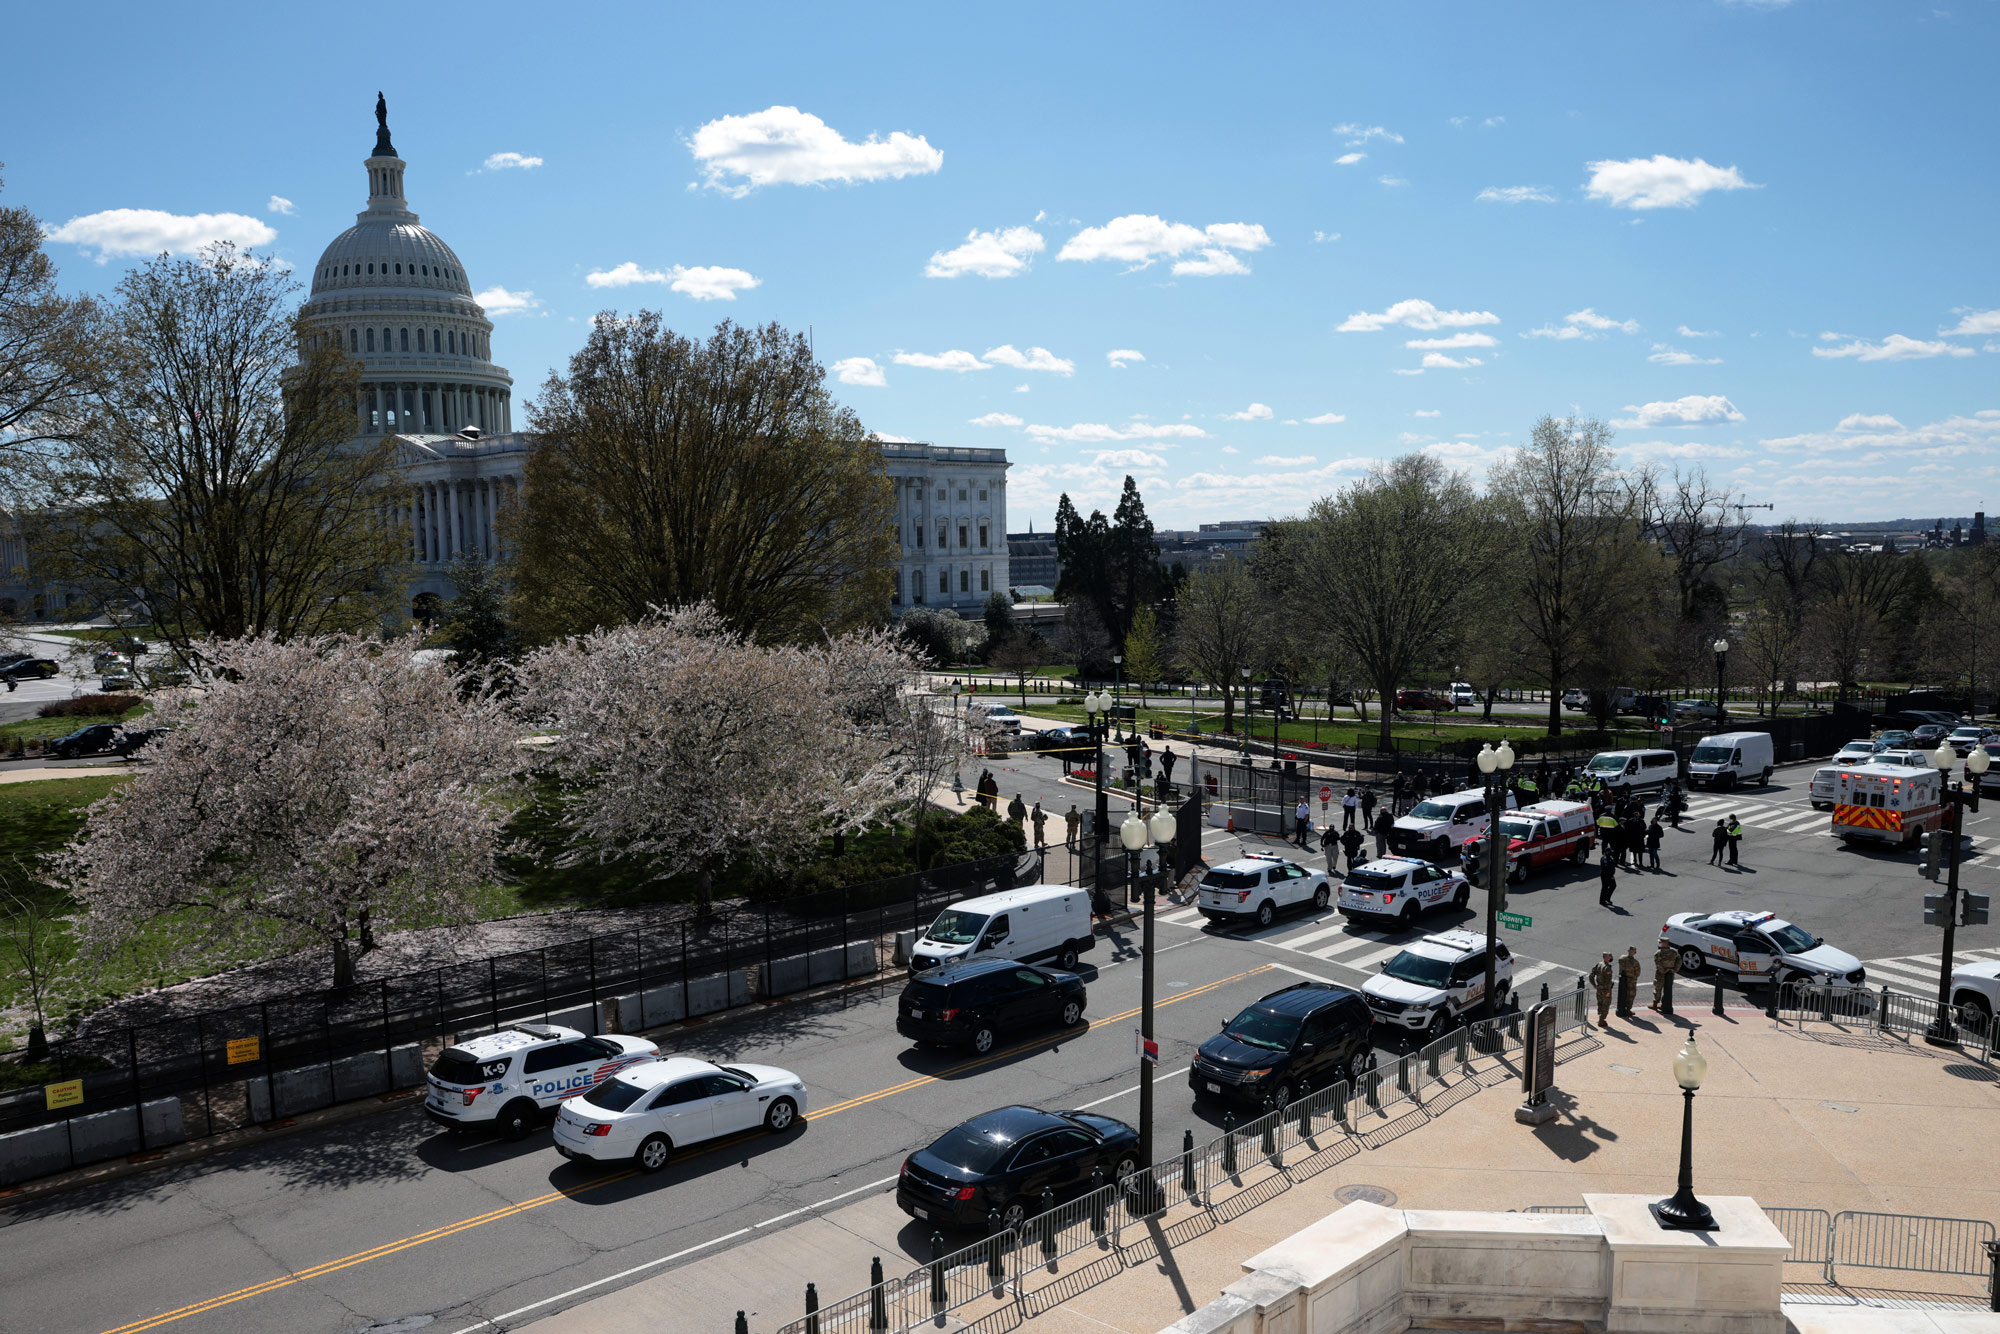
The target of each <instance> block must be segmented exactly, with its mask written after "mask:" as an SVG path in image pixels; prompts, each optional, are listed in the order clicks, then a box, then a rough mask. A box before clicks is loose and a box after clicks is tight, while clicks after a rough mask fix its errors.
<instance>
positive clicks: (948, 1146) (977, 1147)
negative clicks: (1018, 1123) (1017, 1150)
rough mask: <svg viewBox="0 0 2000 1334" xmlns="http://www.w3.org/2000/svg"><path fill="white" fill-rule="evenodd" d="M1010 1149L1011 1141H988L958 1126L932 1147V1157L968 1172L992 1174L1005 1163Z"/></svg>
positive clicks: (976, 1132) (939, 1138)
mask: <svg viewBox="0 0 2000 1334" xmlns="http://www.w3.org/2000/svg"><path fill="white" fill-rule="evenodd" d="M1013 1148H1014V1141H1013V1140H1010V1139H1009V1140H996V1139H990V1138H988V1137H987V1136H985V1135H982V1134H980V1133H979V1132H978V1131H975V1130H968V1129H967V1128H966V1127H964V1126H957V1127H955V1128H953V1129H951V1130H947V1131H946V1132H945V1133H944V1134H943V1135H941V1136H939V1137H938V1139H937V1141H936V1142H935V1143H933V1144H932V1145H931V1156H932V1157H934V1158H937V1159H940V1160H942V1161H943V1162H946V1163H949V1164H950V1165H951V1166H953V1167H959V1168H963V1169H965V1170H966V1171H968V1172H991V1171H992V1170H994V1169H995V1168H997V1167H999V1166H1000V1164H1001V1163H1002V1162H1004V1161H1005V1160H1006V1157H1007V1155H1008V1153H1009V1152H1011V1151H1012V1150H1013Z"/></svg>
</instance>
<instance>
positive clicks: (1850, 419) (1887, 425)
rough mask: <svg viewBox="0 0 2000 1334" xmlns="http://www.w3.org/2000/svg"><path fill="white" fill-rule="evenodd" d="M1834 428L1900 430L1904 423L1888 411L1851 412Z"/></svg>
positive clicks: (1840, 429)
mask: <svg viewBox="0 0 2000 1334" xmlns="http://www.w3.org/2000/svg"><path fill="white" fill-rule="evenodd" d="M1833 429H1834V430H1836V431H1900V430H1902V429H1903V423H1901V422H1899V421H1897V420H1896V419H1895V418H1894V417H1891V416H1890V415H1889V414H1888V413H1886V412H1881V413H1864V412H1851V413H1849V414H1848V415H1847V416H1845V417H1842V418H1841V419H1840V424H1839V425H1838V426H1836V427H1834V428H1833Z"/></svg>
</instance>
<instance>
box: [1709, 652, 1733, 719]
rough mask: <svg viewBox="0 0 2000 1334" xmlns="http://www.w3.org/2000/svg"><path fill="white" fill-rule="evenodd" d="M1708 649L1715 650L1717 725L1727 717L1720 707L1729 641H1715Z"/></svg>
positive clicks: (1727, 662)
mask: <svg viewBox="0 0 2000 1334" xmlns="http://www.w3.org/2000/svg"><path fill="white" fill-rule="evenodd" d="M1709 647H1710V648H1712V649H1714V650H1715V721H1716V722H1717V723H1718V724H1719V723H1721V722H1722V720H1723V719H1724V718H1726V717H1728V716H1729V715H1728V714H1727V713H1726V712H1724V710H1723V707H1722V669H1723V668H1724V667H1726V666H1727V665H1728V664H1729V641H1728V640H1726V639H1717V640H1716V641H1715V642H1714V643H1713V644H1710V645H1709Z"/></svg>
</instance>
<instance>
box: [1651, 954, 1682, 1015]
mask: <svg viewBox="0 0 2000 1334" xmlns="http://www.w3.org/2000/svg"><path fill="white" fill-rule="evenodd" d="M1680 967H1681V952H1680V951H1679V950H1677V949H1675V948H1674V947H1673V946H1672V945H1671V944H1669V943H1668V941H1667V938H1666V937H1665V936H1661V937H1660V948H1658V949H1657V950H1654V951H1653V1003H1652V1005H1650V1006H1648V1007H1647V1008H1649V1009H1654V1010H1658V1011H1659V1012H1660V1013H1661V1014H1667V1015H1670V1014H1672V1013H1673V1012H1674V974H1675V973H1677V972H1679V971H1680Z"/></svg>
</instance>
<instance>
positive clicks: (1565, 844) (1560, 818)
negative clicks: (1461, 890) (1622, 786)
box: [1458, 801, 1597, 885]
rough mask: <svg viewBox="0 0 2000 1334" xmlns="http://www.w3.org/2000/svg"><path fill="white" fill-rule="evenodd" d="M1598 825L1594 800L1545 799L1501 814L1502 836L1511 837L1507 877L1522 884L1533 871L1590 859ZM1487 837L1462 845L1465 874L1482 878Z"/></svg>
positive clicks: (1508, 847) (1580, 862) (1479, 837)
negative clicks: (1561, 863)
mask: <svg viewBox="0 0 2000 1334" xmlns="http://www.w3.org/2000/svg"><path fill="white" fill-rule="evenodd" d="M1596 834H1597V826H1596V823H1595V821H1594V820H1593V819H1592V818H1591V814H1590V804H1589V803H1588V802H1582V801H1541V802H1537V803H1535V804H1534V805H1533V806H1523V807H1522V808H1521V809H1520V810H1518V811H1509V812H1507V813H1506V814H1505V815H1503V816H1501V817H1500V837H1501V838H1503V839H1505V840H1506V841H1507V853H1506V856H1507V879H1508V880H1509V881H1510V882H1511V883H1513V884H1517V885H1518V884H1520V883H1521V882H1522V881H1523V880H1526V879H1527V878H1528V876H1529V874H1530V873H1532V872H1534V871H1539V870H1540V869H1542V868H1543V867H1544V866H1552V865H1554V864H1555V863H1557V862H1561V861H1573V862H1575V863H1576V864H1577V865H1579V866H1581V865H1583V864H1584V863H1585V862H1587V861H1589V860H1590V849H1591V847H1592V846H1593V845H1594V844H1595V843H1596ZM1485 852H1486V839H1485V837H1484V836H1483V835H1479V834H1475V835H1473V836H1472V837H1471V838H1468V839H1466V840H1465V842H1464V843H1462V844H1460V845H1459V854H1458V855H1459V860H1460V862H1461V863H1462V864H1463V865H1464V868H1465V874H1466V875H1467V876H1468V877H1469V878H1471V879H1473V880H1477V879H1478V878H1479V859H1480V858H1481V856H1483V855H1484V854H1485Z"/></svg>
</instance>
